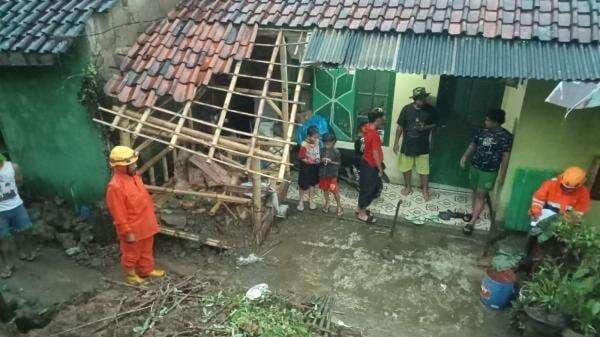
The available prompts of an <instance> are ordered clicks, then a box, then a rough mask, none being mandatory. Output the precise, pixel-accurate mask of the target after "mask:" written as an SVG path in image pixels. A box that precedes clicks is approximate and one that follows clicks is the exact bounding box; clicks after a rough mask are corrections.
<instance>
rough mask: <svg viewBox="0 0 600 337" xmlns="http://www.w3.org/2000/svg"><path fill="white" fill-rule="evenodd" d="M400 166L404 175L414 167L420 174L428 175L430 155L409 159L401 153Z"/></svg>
mask: <svg viewBox="0 0 600 337" xmlns="http://www.w3.org/2000/svg"><path fill="white" fill-rule="evenodd" d="M398 166H399V167H400V172H402V173H404V172H408V171H410V170H412V169H413V167H414V168H415V169H416V171H417V173H418V174H421V175H428V174H429V154H422V155H420V156H415V157H409V156H407V155H405V154H403V153H401V154H400V158H398Z"/></svg>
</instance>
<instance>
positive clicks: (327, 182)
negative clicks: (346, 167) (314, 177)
mask: <svg viewBox="0 0 600 337" xmlns="http://www.w3.org/2000/svg"><path fill="white" fill-rule="evenodd" d="M319 188H320V189H321V190H323V191H327V192H333V193H339V192H340V185H338V182H337V177H320V178H319Z"/></svg>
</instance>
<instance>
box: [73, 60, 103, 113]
mask: <svg viewBox="0 0 600 337" xmlns="http://www.w3.org/2000/svg"><path fill="white" fill-rule="evenodd" d="M102 86H103V80H102V76H101V75H100V70H99V68H98V67H97V66H96V65H95V64H94V63H89V64H88V65H87V66H86V67H85V69H84V70H83V80H82V83H81V89H79V93H78V94H77V99H78V100H79V103H80V104H81V105H83V106H84V107H86V108H88V109H90V108H96V107H98V106H99V105H105V103H106V100H107V97H106V95H105V94H104V91H103V90H102Z"/></svg>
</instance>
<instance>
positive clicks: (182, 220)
mask: <svg viewBox="0 0 600 337" xmlns="http://www.w3.org/2000/svg"><path fill="white" fill-rule="evenodd" d="M160 218H161V220H162V221H164V222H165V223H166V224H168V225H171V226H175V227H178V228H184V227H185V226H186V225H187V215H186V214H185V213H179V212H174V213H171V214H161V215H160Z"/></svg>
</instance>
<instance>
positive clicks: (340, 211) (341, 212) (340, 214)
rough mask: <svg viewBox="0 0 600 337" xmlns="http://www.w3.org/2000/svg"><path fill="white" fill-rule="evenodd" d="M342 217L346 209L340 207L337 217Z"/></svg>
mask: <svg viewBox="0 0 600 337" xmlns="http://www.w3.org/2000/svg"><path fill="white" fill-rule="evenodd" d="M342 215H344V209H343V208H341V207H339V208H338V210H337V216H342Z"/></svg>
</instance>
